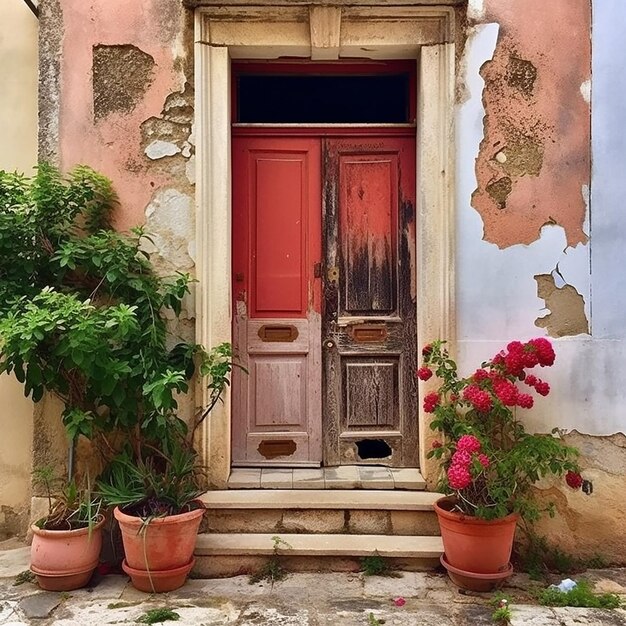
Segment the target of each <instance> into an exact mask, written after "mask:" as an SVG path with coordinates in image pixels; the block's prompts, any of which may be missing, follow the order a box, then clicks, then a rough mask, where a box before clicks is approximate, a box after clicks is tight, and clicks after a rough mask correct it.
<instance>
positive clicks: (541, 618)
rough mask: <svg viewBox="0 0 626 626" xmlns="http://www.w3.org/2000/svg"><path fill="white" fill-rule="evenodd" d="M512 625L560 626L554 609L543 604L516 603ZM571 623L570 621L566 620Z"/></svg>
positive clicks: (512, 612) (512, 611)
mask: <svg viewBox="0 0 626 626" xmlns="http://www.w3.org/2000/svg"><path fill="white" fill-rule="evenodd" d="M511 614H512V617H511V626H560V625H561V622H559V621H558V620H557V618H556V617H555V615H554V612H553V611H552V609H550V608H548V607H542V606H528V605H517V604H516V605H514V606H512V607H511ZM565 623H566V624H569V623H570V622H565Z"/></svg>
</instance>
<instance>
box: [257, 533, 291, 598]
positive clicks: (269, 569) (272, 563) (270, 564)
mask: <svg viewBox="0 0 626 626" xmlns="http://www.w3.org/2000/svg"><path fill="white" fill-rule="evenodd" d="M272 542H273V544H274V548H273V554H272V556H271V557H270V558H269V560H268V561H267V563H266V564H265V565H264V566H263V567H262V568H261V569H260V570H259V571H258V572H256V573H255V574H252V575H251V576H250V578H249V579H248V582H249V584H251V585H254V584H255V583H258V582H261V581H262V580H267V581H269V583H270V585H271V586H272V587H273V586H274V583H275V582H278V581H279V580H283V579H284V578H286V576H287V570H285V568H284V567H283V566H282V564H281V562H280V557H281V554H280V550H281V548H284V549H290V548H291V545H289V543H287V542H286V541H284V540H283V539H281V538H280V537H279V536H278V535H274V536H273V537H272Z"/></svg>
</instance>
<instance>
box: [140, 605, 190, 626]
mask: <svg viewBox="0 0 626 626" xmlns="http://www.w3.org/2000/svg"><path fill="white" fill-rule="evenodd" d="M179 619H180V614H179V613H176V611H172V610H171V609H168V608H161V609H150V610H149V611H146V612H145V613H144V614H143V615H141V616H140V617H138V618H137V621H138V622H139V623H140V624H158V623H160V622H168V621H172V622H177V621H178V620H179Z"/></svg>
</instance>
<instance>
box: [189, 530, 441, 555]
mask: <svg viewBox="0 0 626 626" xmlns="http://www.w3.org/2000/svg"><path fill="white" fill-rule="evenodd" d="M275 536H276V535H275V534H243V533H233V534H219V535H214V534H208V533H207V534H200V535H198V539H197V541H196V550H195V555H196V556H229V555H239V556H241V555H245V556H252V555H264V556H270V555H272V554H274V539H273V538H274V537H275ZM278 536H279V537H280V539H281V541H284V542H286V543H287V544H288V545H289V546H290V547H289V548H285V547H281V548H279V550H278V553H279V554H282V555H285V556H352V557H360V556H370V555H372V554H373V553H374V552H378V554H380V555H381V556H384V557H388V558H393V557H396V558H424V559H425V558H438V557H439V556H440V555H441V554H443V543H442V541H441V537H426V536H405V535H311V534H302V535H300V534H298V535H292V534H280V535H278Z"/></svg>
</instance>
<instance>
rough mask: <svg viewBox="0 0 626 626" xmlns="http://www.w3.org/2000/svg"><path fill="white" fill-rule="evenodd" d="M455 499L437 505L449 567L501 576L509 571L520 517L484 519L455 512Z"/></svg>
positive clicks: (516, 515)
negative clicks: (453, 508) (499, 574)
mask: <svg viewBox="0 0 626 626" xmlns="http://www.w3.org/2000/svg"><path fill="white" fill-rule="evenodd" d="M453 506H454V499H453V498H441V499H439V500H437V502H435V512H436V513H437V517H438V518H439V526H440V528H441V538H442V540H443V549H444V552H445V555H446V560H447V562H448V564H449V565H451V566H452V567H454V568H457V569H459V570H462V571H464V572H474V573H477V574H497V573H501V572H505V571H507V570H508V569H509V566H510V560H511V551H512V549H513V536H514V535H515V526H516V524H517V520H518V518H519V515H518V514H517V513H512V514H511V515H507V516H506V517H504V518H502V519H496V520H490V521H487V520H482V519H477V518H475V517H473V516H471V515H465V514H463V513H457V512H455V511H451V510H450V509H452V507H453Z"/></svg>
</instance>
